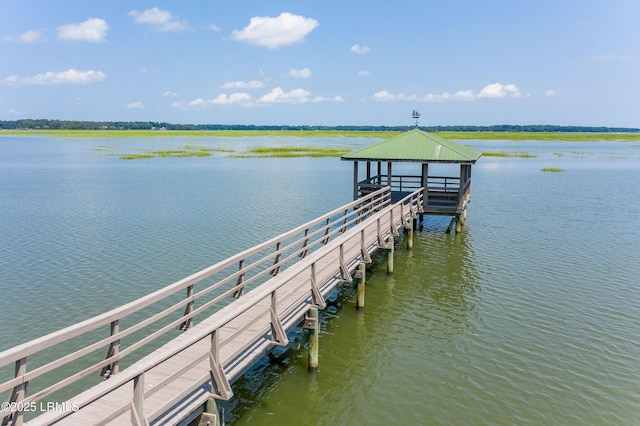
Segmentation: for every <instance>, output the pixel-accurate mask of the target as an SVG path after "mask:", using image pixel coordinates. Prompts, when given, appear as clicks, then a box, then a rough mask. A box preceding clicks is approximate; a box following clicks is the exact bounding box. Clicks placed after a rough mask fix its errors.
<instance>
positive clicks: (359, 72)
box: [358, 70, 371, 77]
mask: <svg viewBox="0 0 640 426" xmlns="http://www.w3.org/2000/svg"><path fill="white" fill-rule="evenodd" d="M370 75H371V73H370V72H369V71H365V70H362V71H358V77H369V76H370Z"/></svg>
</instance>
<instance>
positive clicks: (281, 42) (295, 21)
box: [231, 12, 319, 49]
mask: <svg viewBox="0 0 640 426" xmlns="http://www.w3.org/2000/svg"><path fill="white" fill-rule="evenodd" d="M318 25H319V23H318V21H316V20H315V19H311V18H305V17H304V16H300V15H293V14H291V13H287V12H283V13H281V14H280V16H278V17H277V18H272V17H269V16H255V17H253V18H251V21H250V22H249V25H247V26H246V27H244V28H243V29H242V30H234V31H233V32H232V33H231V37H232V38H233V39H234V40H238V41H245V42H247V43H250V44H255V45H258V46H263V47H266V48H268V49H277V48H279V47H283V46H288V45H290V44H295V43H301V42H302V41H303V40H304V38H305V37H306V36H307V34H309V33H310V32H311V31H313V30H314V29H315V28H316V27H317V26H318Z"/></svg>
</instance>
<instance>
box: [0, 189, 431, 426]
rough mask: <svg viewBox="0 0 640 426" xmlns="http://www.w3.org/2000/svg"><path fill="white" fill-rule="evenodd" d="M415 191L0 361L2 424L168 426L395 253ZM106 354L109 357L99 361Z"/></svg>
mask: <svg viewBox="0 0 640 426" xmlns="http://www.w3.org/2000/svg"><path fill="white" fill-rule="evenodd" d="M423 193H424V191H423V188H418V189H416V190H415V191H414V192H412V193H410V194H409V195H407V196H406V197H404V198H402V199H401V200H400V201H398V202H396V203H392V202H391V190H390V187H385V188H382V189H379V190H377V191H375V192H372V193H370V194H368V195H366V196H365V197H362V198H359V199H357V200H355V201H353V202H351V203H349V204H346V205H344V206H342V207H340V208H338V209H335V210H333V211H331V212H329V213H327V214H325V215H322V216H320V217H319V218H317V219H314V220H312V221H310V222H307V223H305V224H303V225H301V226H298V227H297V228H295V229H293V230H291V231H289V232H286V233H284V234H282V235H280V236H278V237H275V238H272V239H270V240H269V241H266V242H264V243H262V244H259V245H257V246H255V247H253V248H250V249H248V250H245V251H243V252H241V253H238V254H237V255H235V256H232V257H230V258H229V259H226V260H224V261H222V262H219V263H217V264H215V265H212V266H210V267H208V268H206V269H203V270H202V271H199V272H197V273H195V274H193V275H191V276H189V277H186V278H184V279H182V280H180V281H177V282H175V283H173V284H171V285H168V286H166V287H164V288H162V289H160V290H157V291H155V292H153V293H151V294H149V295H147V296H145V297H142V298H140V299H138V300H135V301H133V302H131V303H128V304H126V305H123V306H121V307H119V308H116V309H113V310H111V311H109V312H106V313H104V314H102V315H99V316H96V317H94V318H90V319H88V320H85V321H82V322H80V323H77V324H75V325H72V326H70V327H68V328H65V329H63V330H60V331H58V332H54V333H51V334H49V335H46V336H43V337H41V338H38V339H35V340H33V341H30V342H27V343H24V344H22V345H19V346H16V347H14V348H11V349H8V350H6V351H4V352H1V353H0V372H2V371H3V370H2V369H3V368H4V371H5V372H6V371H8V370H9V369H11V370H12V371H11V373H10V376H9V377H8V378H7V379H6V380H4V378H5V377H7V375H8V374H4V375H2V376H0V380H2V382H1V383H0V397H2V398H3V400H5V401H8V404H5V405H3V410H4V411H0V419H2V425H3V426H4V425H20V424H23V422H24V423H28V424H33V425H48V424H53V423H56V424H62V425H64V424H69V425H78V424H82V425H88V424H122V425H129V424H141V425H146V424H176V423H180V422H184V421H186V420H190V419H192V418H193V417H194V414H196V415H197V414H198V413H199V412H201V411H202V410H203V407H204V406H205V403H206V402H207V400H208V399H209V398H211V397H213V398H217V399H224V400H228V399H229V398H231V397H232V396H233V389H232V386H231V384H232V383H233V382H234V381H235V380H237V379H238V378H239V377H241V376H242V374H244V373H245V372H246V371H247V370H248V369H249V368H250V367H251V366H252V365H253V364H254V363H255V362H256V361H258V360H259V359H260V358H261V357H263V356H265V354H267V353H269V352H270V351H271V350H272V349H274V348H275V347H276V346H286V345H287V344H288V343H289V340H288V337H287V333H288V332H289V331H291V330H292V329H294V328H296V327H299V326H300V325H301V324H304V326H305V327H314V326H315V327H317V320H316V319H314V318H313V317H308V315H307V314H308V312H309V311H310V310H311V311H315V308H320V309H322V308H324V307H325V306H326V304H325V300H326V298H327V297H328V296H329V295H330V294H331V293H333V292H334V291H335V290H336V289H337V288H338V287H339V286H341V285H343V284H345V283H351V282H352V281H353V276H354V274H355V275H358V274H357V271H358V267H359V265H361V264H363V263H369V262H371V254H372V253H373V252H374V251H376V250H377V249H387V250H390V251H391V250H392V248H393V238H394V237H396V236H398V235H399V232H400V231H401V230H402V229H408V230H411V231H412V226H413V225H412V223H413V221H414V219H415V217H416V215H417V214H421V213H422V206H423V199H422V196H423ZM105 355H106V356H105Z"/></svg>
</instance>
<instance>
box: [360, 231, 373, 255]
mask: <svg viewBox="0 0 640 426" xmlns="http://www.w3.org/2000/svg"><path fill="white" fill-rule="evenodd" d="M360 252H361V253H360V256H361V257H362V261H363V262H365V263H371V256H370V255H369V250H368V249H367V247H366V244H365V235H364V229H363V230H362V231H360Z"/></svg>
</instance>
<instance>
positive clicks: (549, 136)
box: [438, 132, 640, 142]
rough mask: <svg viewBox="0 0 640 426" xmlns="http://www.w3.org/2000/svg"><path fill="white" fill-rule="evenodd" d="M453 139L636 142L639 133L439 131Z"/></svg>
mask: <svg viewBox="0 0 640 426" xmlns="http://www.w3.org/2000/svg"><path fill="white" fill-rule="evenodd" d="M438 135H439V136H442V137H443V138H445V139H454V140H469V139H471V140H509V141H564V142H602V141H609V142H613V141H615V142H637V141H640V133H573V132H567V133H560V132H557V133H552V132H549V133H547V132H439V133H438Z"/></svg>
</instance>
